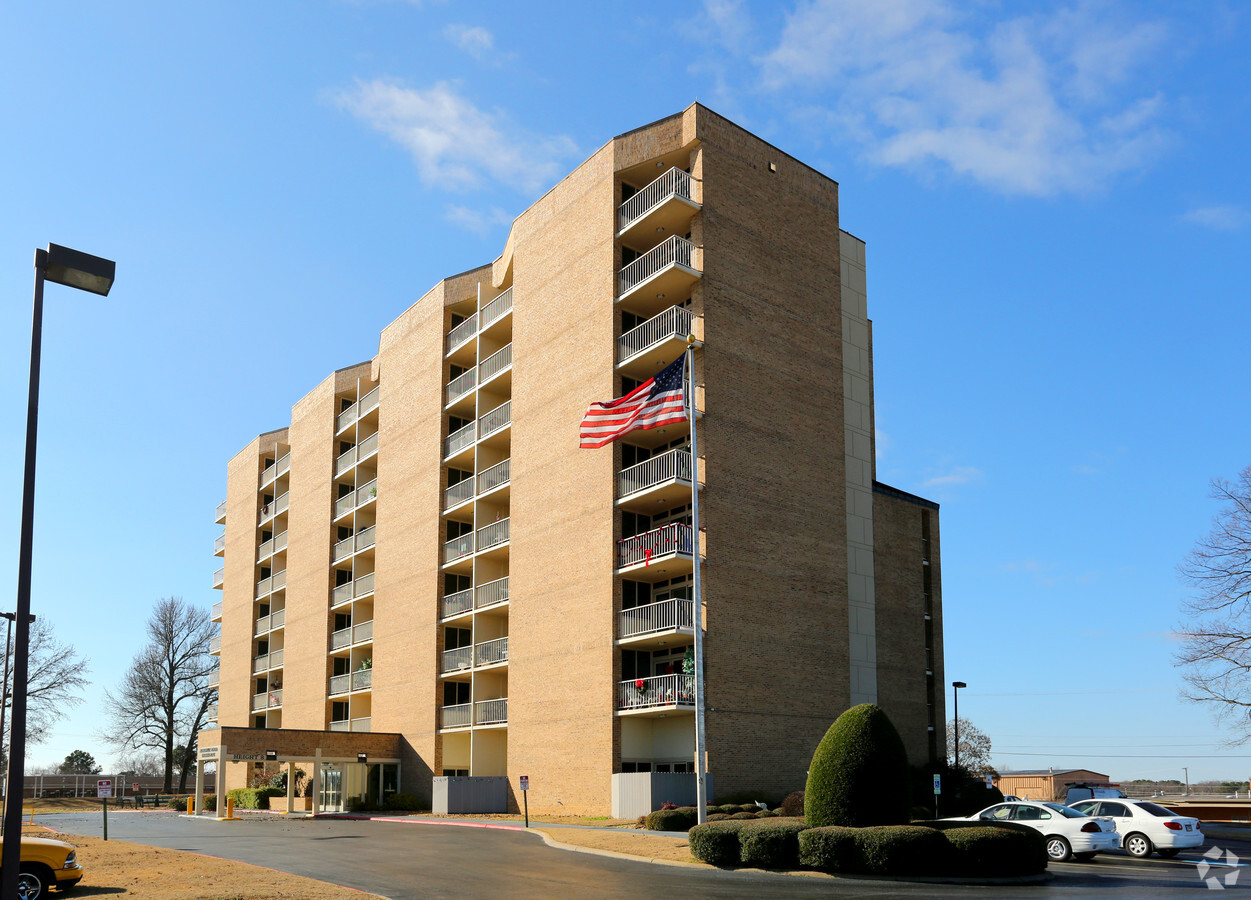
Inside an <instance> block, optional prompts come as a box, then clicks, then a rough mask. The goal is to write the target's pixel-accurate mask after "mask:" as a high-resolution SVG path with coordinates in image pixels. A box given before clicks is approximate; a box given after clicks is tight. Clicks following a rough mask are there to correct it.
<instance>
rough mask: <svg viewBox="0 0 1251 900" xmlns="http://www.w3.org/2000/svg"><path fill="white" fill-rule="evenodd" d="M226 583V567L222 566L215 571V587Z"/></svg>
mask: <svg viewBox="0 0 1251 900" xmlns="http://www.w3.org/2000/svg"><path fill="white" fill-rule="evenodd" d="M225 583H226V567H225V566H222V567H221V568H220V569H218V570H217V571H216V572H214V573H213V587H215V588H219V587H221V586H222V585H223V584H225Z"/></svg>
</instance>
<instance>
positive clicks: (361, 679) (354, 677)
mask: <svg viewBox="0 0 1251 900" xmlns="http://www.w3.org/2000/svg"><path fill="white" fill-rule="evenodd" d="M373 675H374V671H373V669H360V670H358V671H356V672H348V673H346V674H344V675H334V676H332V677H331V679H330V696H332V697H334V696H337V695H339V694H347V693H350V692H352V691H367V690H369V688H370V685H371V684H373Z"/></svg>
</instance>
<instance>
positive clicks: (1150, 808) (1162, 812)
mask: <svg viewBox="0 0 1251 900" xmlns="http://www.w3.org/2000/svg"><path fill="white" fill-rule="evenodd" d="M1136 805H1137V807H1138V808H1139V809H1141V810H1143V811H1144V812H1149V813H1151V815H1153V816H1157V817H1159V818H1161V819H1168V818H1172V817H1173V816H1175V815H1177V813H1175V812H1173V811H1172V810H1171V809H1165V808H1164V807H1163V806H1161V805H1160V804H1158V803H1138V804H1136Z"/></svg>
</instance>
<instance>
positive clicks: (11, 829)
mask: <svg viewBox="0 0 1251 900" xmlns="http://www.w3.org/2000/svg"><path fill="white" fill-rule="evenodd" d="M116 268H117V266H116V264H115V263H114V262H113V261H112V260H108V259H102V258H100V257H98V256H91V255H90V254H88V253H80V252H79V251H77V250H71V249H70V248H69V247H62V246H60V245H58V244H49V245H48V248H47V249H46V250H36V251H35V299H34V311H33V315H32V317H31V326H30V387H29V393H28V395H27V401H26V465H25V472H24V476H23V480H22V530H21V539H20V543H19V548H18V564H17V610H16V612H15V613H14V616H15V619H14V623H15V624H16V625H17V635H16V639H15V640H14V642H13V715H12V717H11V718H10V721H9V777H8V779H7V780H6V783H5V796H4V831H5V833H6V834H8V835H10V836H12V835H17V836H18V839H17V840H8V841H5V842H4V849H3V852H2V853H0V897H3V898H4V900H10V898H16V897H17V896H18V875H19V873H18V868H19V867H20V866H21V855H22V841H21V834H22V797H23V794H24V791H25V783H24V782H25V770H26V685H27V668H28V660H29V651H30V576H31V558H32V551H33V549H34V533H35V451H36V448H37V445H38V432H39V355H40V348H41V345H42V340H43V283H44V281H45V280H47V281H51V282H53V283H54V284H63V285H66V286H67V287H72V288H77V289H78V290H81V291H89V292H90V293H93V294H100V295H102V296H107V295H108V293H109V289H110V288H111V287H112V286H113V276H114V273H115V270H116ZM15 795H16V796H15Z"/></svg>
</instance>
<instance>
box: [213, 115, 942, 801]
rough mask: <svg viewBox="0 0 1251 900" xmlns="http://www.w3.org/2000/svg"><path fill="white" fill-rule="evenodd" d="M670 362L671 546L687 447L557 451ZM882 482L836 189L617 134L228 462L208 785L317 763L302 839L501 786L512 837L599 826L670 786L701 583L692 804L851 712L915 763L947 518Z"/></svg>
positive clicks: (934, 739) (655, 435)
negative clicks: (673, 366)
mask: <svg viewBox="0 0 1251 900" xmlns="http://www.w3.org/2000/svg"><path fill="white" fill-rule="evenodd" d="M688 333H691V334H693V335H694V336H695V337H696V339H697V344H696V346H697V348H698V349H697V350H696V352H695V357H694V359H695V380H696V382H697V384H698V385H699V387H698V389H697V391H696V401H697V407H698V409H699V410H700V413H701V418H700V419H699V422H698V427H699V441H698V447H699V451H700V455H701V460H700V465H699V473H700V481H701V485H700V487H699V490H700V509H701V520H702V521H701V525H702V532H703V533H702V534H700V535H699V536H698V540H694V536H693V535H692V534H691V518H690V506H691V491H692V488H693V486H692V484H691V460H690V451H689V440H690V430H689V426H688V425H686V424H682V425H678V426H669V427H666V428H661V429H655V430H651V431H642V432H635V433H634V434H631V435H629V436H627V437H626V438H625V439H624V440H622V441H620V442H618V443H617V444H615V445H612V446H610V447H606V448H604V449H601V450H579V449H578V424H579V421H580V419H581V417H582V415H583V413H584V412H585V411H586V409H587V407H588V405H589V404H590V403H591V402H592V401H596V400H608V399H610V398H612V397H618V396H621V395H622V394H623V393H625V392H626V391H628V390H630V389H631V388H632V387H634V386H636V385H638V384H640V383H641V382H642V381H644V380H646V379H647V378H649V377H651V376H652V375H654V374H656V373H657V372H658V371H660V369H661V368H662V367H663V366H664V365H666V364H667V363H669V362H672V361H673V360H674V359H676V357H677V355H678V354H679V353H681V352H682V351H683V349H684V348H685V346H686V336H687V334H688ZM874 470H875V466H874V449H873V357H872V330H871V323H870V321H869V319H868V317H867V310H866V287H865V247H864V243H863V242H862V241H860V240H859V239H857V238H855V237H853V236H851V235H850V234H848V233H847V232H845V231H842V230H840V228H839V216H838V185H837V184H836V183H835V182H833V181H831V180H830V179H829V178H827V177H825V176H824V175H822V174H821V173H819V172H816V171H814V170H813V169H811V168H809V167H808V166H806V165H804V164H803V163H801V162H799V161H798V160H796V159H793V158H792V157H790V156H787V155H786V154H785V153H783V152H781V151H780V150H778V149H777V148H775V147H773V146H771V145H770V144H767V143H765V142H764V141H762V140H760V139H759V138H757V137H755V136H754V135H752V134H750V133H748V132H746V131H744V130H743V129H741V128H739V127H737V126H736V125H734V124H733V123H731V122H729V121H727V120H726V119H724V118H722V117H721V116H718V115H717V114H715V113H713V112H711V111H709V110H708V109H706V108H704V107H702V106H699V105H698V104H696V105H692V106H690V107H688V108H687V109H686V110H684V111H682V112H680V113H678V114H677V115H674V116H671V117H669V118H666V119H663V120H661V121H659V122H655V123H653V124H651V125H647V126H645V127H643V128H639V129H637V130H635V131H631V132H628V133H627V134H623V135H621V136H619V137H616V138H614V139H613V140H611V141H609V142H608V143H607V144H606V145H604V146H603V147H602V148H601V149H600V150H598V151H597V152H596V153H595V154H594V155H592V156H591V157H590V159H588V160H587V161H586V162H584V163H583V164H582V165H581V166H579V167H578V168H576V169H575V170H574V171H572V172H571V173H569V175H567V176H566V177H565V178H564V179H563V180H562V181H561V182H560V183H559V184H557V185H556V186H555V187H553V188H552V189H551V190H550V191H549V192H548V193H547V194H546V195H544V196H543V197H542V198H540V199H539V200H538V201H537V202H536V203H535V204H534V205H533V206H531V207H530V208H529V209H527V210H526V211H525V212H523V213H522V214H521V215H520V216H518V217H517V219H516V221H515V222H514V224H513V226H512V230H511V231H510V233H509V236H508V239H507V242H506V243H505V245H504V247H503V252H502V253H501V254H500V256H499V258H498V259H496V260H495V261H494V262H492V263H489V264H487V265H483V266H481V267H480V268H476V269H473V270H471V271H468V272H464V273H461V274H459V275H453V276H450V277H448V278H446V279H445V280H443V281H441V282H439V283H438V284H437V285H435V286H434V287H433V288H432V289H431V290H430V291H429V292H428V293H427V294H426V295H425V296H423V297H422V298H421V299H420V300H418V301H417V302H416V303H415V304H413V305H412V306H411V307H410V308H409V309H407V310H406V311H405V312H404V313H402V314H401V315H400V316H399V318H397V319H396V320H395V321H394V322H392V323H391V324H390V325H387V326H386V327H385V328H384V329H383V330H382V333H381V337H380V340H379V346H378V352H377V355H376V356H374V358H373V359H371V360H367V361H365V362H362V363H359V364H357V365H352V366H348V367H347V368H343V369H339V370H337V371H335V372H334V373H333V374H331V375H329V376H328V377H327V378H326V379H325V380H324V381H323V382H322V383H321V384H319V385H317V386H316V387H314V388H313V389H312V390H311V391H310V392H309V393H308V394H307V395H306V396H305V397H304V398H302V399H301V400H299V401H298V402H297V403H296V404H295V406H294V407H293V408H292V412H291V423H290V425H289V426H287V427H284V428H281V429H279V430H276V431H271V432H268V433H266V434H262V435H260V436H259V437H257V438H255V439H254V440H252V441H251V443H249V444H248V445H247V446H246V447H245V448H244V449H243V450H242V451H240V452H239V454H238V455H236V456H235V457H234V458H233V459H232V460H231V461H230V463H229V465H228V468H227V488H226V500H225V502H224V503H222V505H221V506H220V507H219V508H218V511H217V521H218V522H220V523H224V525H225V529H224V532H223V534H222V536H221V537H220V538H219V539H218V541H217V549H216V552H217V555H219V556H224V557H225V560H224V568H223V569H222V570H220V571H219V572H218V573H217V574H216V576H215V578H214V587H220V588H222V590H223V594H222V601H221V602H220V603H219V604H217V605H216V606H215V607H214V612H213V616H214V618H215V619H218V620H220V621H221V626H222V633H221V639H220V646H218V647H215V652H219V653H220V655H221V668H220V705H219V714H218V723H219V725H220V728H214V729H209V730H206V731H204V732H202V733H201V736H200V745H201V758H202V759H220V760H221V761H230V760H234V761H236V762H239V763H241V764H239V765H235V766H233V767H231V766H227V771H226V777H225V778H222V779H219V783H220V784H222V785H223V786H236V785H238V784H241V783H242V782H243V780H244V779H245V778H246V777H247V775H249V774H251V773H253V772H254V771H255V770H256V769H257V768H258V767H262V766H263V765H264V760H265V758H266V757H265V755H264V752H263V751H265V750H269V751H271V753H270V755H269V758H270V759H271V760H275V761H277V762H278V763H282V762H293V761H294V762H296V763H298V764H300V765H301V766H302V767H305V768H307V765H308V764H309V763H312V764H313V767H314V769H315V771H316V773H317V780H318V787H317V800H318V804H319V806H320V807H321V808H323V809H325V808H336V807H338V806H339V805H341V804H342V803H343V802H344V800H345V798H347V797H350V796H354V795H360V794H361V793H362V792H368V793H369V794H370V795H373V794H374V792H378V793H384V792H387V791H392V790H396V789H399V790H404V791H407V792H410V793H413V794H416V795H418V796H419V797H422V798H423V799H426V800H429V799H430V798H431V797H432V793H433V796H434V797H435V799H436V804H437V800H438V796H439V792H440V785H444V784H448V783H451V782H442V781H441V780H440V779H441V778H442V776H450V777H451V778H452V779H453V780H455V779H457V778H460V777H464V776H468V777H469V778H470V779H471V780H476V779H478V778H481V777H483V776H497V778H496V779H495V780H494V781H493V782H492V783H494V784H496V785H503V788H502V790H503V791H504V792H505V793H506V794H507V796H508V798H509V800H508V802H509V803H510V804H516V802H517V800H519V798H520V795H519V794H516V793H514V792H515V791H516V790H517V789H518V787H519V785H518V779H519V776H521V775H527V776H529V783H530V794H529V805H530V807H531V808H532V809H535V810H562V811H567V812H584V813H597V814H604V813H607V812H608V811H609V809H610V807H611V808H613V809H622V808H624V807H622V806H621V805H620V804H619V803H616V802H615V799H620V798H615V796H614V795H616V794H619V793H621V792H622V791H624V790H625V781H623V780H621V779H622V777H623V776H628V775H634V776H640V775H641V776H644V778H645V780H646V779H647V778H652V777H654V778H657V779H660V778H663V777H668V778H670V779H672V778H674V777H675V776H674V775H673V774H672V773H681V772H690V771H691V769H692V759H693V751H694V731H695V729H694V703H693V697H692V694H691V691H690V686H691V679H690V676H689V675H688V674H686V673H687V672H689V671H690V665H691V664H690V662H688V661H687V655H688V650H689V648H690V647H691V645H692V642H693V634H694V632H693V628H694V623H695V622H696V621H698V619H699V617H698V616H696V615H695V611H694V604H693V601H692V591H691V574H692V548H693V547H699V548H700V549H701V552H702V554H703V560H704V562H703V568H702V589H703V600H704V604H703V606H704V609H703V617H702V618H703V622H704V627H705V636H706V640H705V648H706V651H705V673H706V709H707V740H708V769H709V772H710V773H711V774H712V777H713V779H714V781H713V785H714V790H715V794H716V795H717V796H722V797H724V796H727V795H730V794H737V793H741V792H748V791H752V792H758V793H759V794H761V795H764V794H772V795H781V794H785V793H786V792H788V791H791V790H794V789H796V788H799V787H802V786H803V783H804V780H805V771H806V769H807V767H808V762H809V760H810V758H811V754H812V751H813V749H814V748H815V746H816V744H817V742H818V741H819V740H820V738H821V736H822V735H823V734H824V732H825V730H826V729H827V728H828V726H829V724H830V723H831V722H832V721H833V719H834V718H835V717H836V716H837V715H838V714H839V713H840V712H842V711H843V710H844V709H846V708H848V707H849V706H851V705H853V704H856V703H861V702H876V703H878V704H880V705H881V706H882V707H884V708H885V710H886V711H887V712H888V713H889V714H890V716H891V717H892V719H893V720H894V722H895V724H896V726H897V727H898V728H899V730H900V732H901V734H902V735H903V738H904V741H905V743H906V745H907V748H908V752H909V755H910V757H911V759H912V760H913V762H918V763H919V762H925V761H927V760H929V759H932V758H935V757H937V755H938V754H939V752H940V748H943V747H944V746H945V740H944V736H943V724H944V711H943V691H942V690H941V685H942V683H943V680H942V679H943V674H942V658H943V657H942V625H941V623H942V607H941V601H940V596H941V592H940V586H939V523H938V506H937V504H935V503H932V502H930V501H927V500H924V499H921V498H919V497H915V496H912V495H911V494H907V493H905V492H903V491H899V490H896V489H893V488H890V487H887V486H886V485H883V484H880V483H878V482H877V481H876V480H875V478H874ZM258 729H264V730H258ZM359 753H364V754H366V757H365V758H364V760H362V761H358V760H359V757H358V754H359ZM649 773H650V774H649ZM666 773H668V774H666ZM499 777H504V778H506V779H507V781H506V782H505V781H502V780H501V779H500V778H499ZM484 783H485V782H484ZM631 783H632V784H636V783H637V777H636V779H635V781H634V782H631ZM666 783H667V784H672V782H666Z"/></svg>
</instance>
